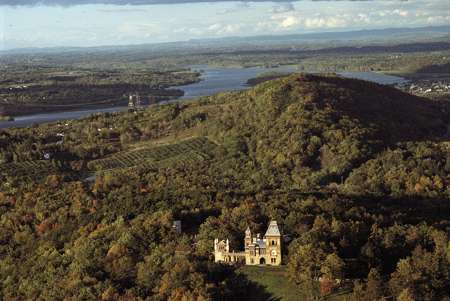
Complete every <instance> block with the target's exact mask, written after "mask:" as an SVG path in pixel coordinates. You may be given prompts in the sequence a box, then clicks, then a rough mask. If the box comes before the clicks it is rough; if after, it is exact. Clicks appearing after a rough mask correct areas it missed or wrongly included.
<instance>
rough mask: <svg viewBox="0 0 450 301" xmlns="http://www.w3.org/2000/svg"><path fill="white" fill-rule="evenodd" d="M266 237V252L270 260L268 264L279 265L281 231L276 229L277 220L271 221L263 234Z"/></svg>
mask: <svg viewBox="0 0 450 301" xmlns="http://www.w3.org/2000/svg"><path fill="white" fill-rule="evenodd" d="M264 238H265V239H266V252H267V257H268V259H269V258H270V261H269V262H268V264H271V265H280V264H281V233H280V230H279V229H278V225H277V221H271V222H270V224H269V227H268V228H267V232H266V234H265V235H264Z"/></svg>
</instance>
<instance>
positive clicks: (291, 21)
mask: <svg viewBox="0 0 450 301" xmlns="http://www.w3.org/2000/svg"><path fill="white" fill-rule="evenodd" d="M299 23H300V20H299V19H298V18H296V17H294V16H287V17H285V18H284V19H283V20H282V21H281V23H280V26H281V27H282V28H290V27H293V26H296V25H298V24H299Z"/></svg>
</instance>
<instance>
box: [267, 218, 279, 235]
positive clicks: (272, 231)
mask: <svg viewBox="0 0 450 301" xmlns="http://www.w3.org/2000/svg"><path fill="white" fill-rule="evenodd" d="M265 236H281V233H280V229H278V224H277V221H271V222H270V224H269V227H268V228H267V231H266V235H265Z"/></svg>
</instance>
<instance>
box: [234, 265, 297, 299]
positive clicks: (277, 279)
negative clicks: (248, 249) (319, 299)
mask: <svg viewBox="0 0 450 301" xmlns="http://www.w3.org/2000/svg"><path fill="white" fill-rule="evenodd" d="M239 273H242V274H244V275H246V276H247V278H248V279H249V280H251V281H252V282H254V283H256V284H257V285H260V286H261V287H262V288H263V289H264V292H265V293H267V294H268V296H266V297H268V298H266V299H269V300H283V301H298V300H305V298H304V296H303V294H302V292H301V290H300V289H299V288H298V287H296V286H295V285H294V284H292V283H291V282H289V281H288V279H287V278H286V276H285V267H284V266H281V267H268V266H266V267H259V266H243V267H241V268H239ZM261 294H262V293H261V290H255V293H254V295H252V300H261Z"/></svg>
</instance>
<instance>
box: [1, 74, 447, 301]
mask: <svg viewBox="0 0 450 301" xmlns="http://www.w3.org/2000/svg"><path fill="white" fill-rule="evenodd" d="M449 120H450V118H449V112H447V111H446V109H445V108H444V107H442V106H441V105H440V104H439V103H435V102H431V101H429V100H426V99H422V98H418V97H415V96H411V95H409V94H405V93H402V92H400V91H398V90H396V89H394V88H390V87H386V86H381V85H377V84H374V83H369V82H365V81H359V80H352V79H344V78H340V77H337V76H335V75H320V76H319V75H302V74H294V75H291V76H288V77H284V78H280V79H276V80H273V81H268V82H264V83H262V84H260V85H257V86H256V87H254V88H251V89H249V90H247V91H242V92H233V93H220V94H217V95H214V96H210V97H203V98H200V99H196V100H193V101H190V102H179V103H173V104H168V105H156V106H151V107H149V108H148V109H146V110H145V111H140V112H137V113H115V114H103V115H95V116H91V117H89V118H87V119H85V120H80V121H68V122H67V123H65V122H63V123H59V124H58V123H55V124H47V125H39V126H34V127H30V128H25V129H10V130H4V131H0V176H1V181H0V191H1V192H0V229H1V231H0V296H1V297H3V299H5V300H23V299H37V300H249V299H248V298H250V297H251V296H254V295H255V294H254V290H262V291H263V290H264V288H261V287H258V286H256V285H255V284H254V283H252V282H251V281H250V280H248V279H247V278H246V277H245V275H243V274H241V273H238V272H236V271H235V267H231V266H226V265H221V264H214V263H213V260H212V251H213V240H214V238H229V239H230V242H231V244H232V246H233V248H234V249H241V248H242V247H243V246H242V241H243V235H244V231H245V229H246V228H247V226H250V227H251V228H252V229H253V230H254V231H255V232H257V231H258V230H259V231H263V230H264V229H265V228H266V225H267V222H268V221H269V220H272V219H276V220H277V221H278V224H279V225H280V227H281V229H282V232H283V234H286V235H288V236H289V240H287V241H286V244H285V245H284V246H283V252H284V264H285V265H286V277H287V278H289V280H290V281H291V282H292V284H294V285H296V286H297V287H298V288H299V291H301V292H302V294H305V296H307V298H308V299H313V298H315V297H317V296H320V295H322V296H325V295H327V294H329V293H339V292H343V291H345V292H347V294H345V295H341V297H340V298H341V299H342V300H344V299H346V300H381V299H383V298H387V299H388V300H395V299H397V300H449V297H450V295H449V291H450V242H449V235H450V202H449V199H450V182H449V181H450V143H449V136H448V134H449V133H448V127H449ZM44 155H47V156H46V157H47V158H49V159H48V160H45V159H44ZM174 220H181V221H182V227H183V231H182V233H181V234H177V233H176V232H175V231H173V230H172V222H173V221H174ZM319 277H320V278H321V279H325V281H322V282H321V283H319V282H318V281H317V280H318V279H319ZM337 279H338V280H339V281H336V280H337ZM269 297H270V296H268V298H269Z"/></svg>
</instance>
